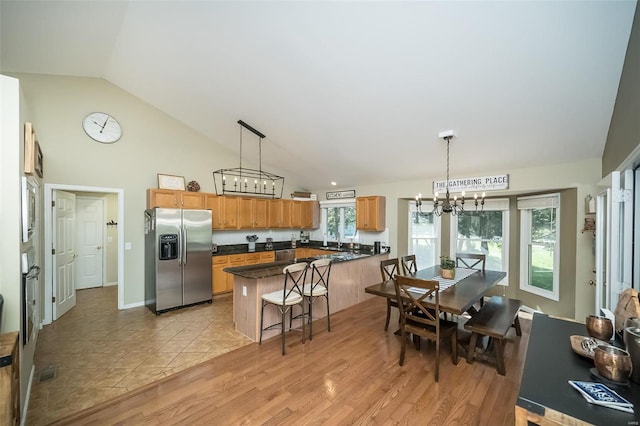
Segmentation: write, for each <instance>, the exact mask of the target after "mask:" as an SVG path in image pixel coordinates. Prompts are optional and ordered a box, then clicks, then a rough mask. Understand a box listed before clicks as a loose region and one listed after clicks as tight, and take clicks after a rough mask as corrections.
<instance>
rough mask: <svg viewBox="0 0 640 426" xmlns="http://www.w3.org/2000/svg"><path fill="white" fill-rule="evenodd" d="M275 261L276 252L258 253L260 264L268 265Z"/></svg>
mask: <svg viewBox="0 0 640 426" xmlns="http://www.w3.org/2000/svg"><path fill="white" fill-rule="evenodd" d="M275 261H276V252H275V251H261V252H260V263H270V262H275Z"/></svg>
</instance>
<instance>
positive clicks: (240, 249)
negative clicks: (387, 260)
mask: <svg viewBox="0 0 640 426" xmlns="http://www.w3.org/2000/svg"><path fill="white" fill-rule="evenodd" d="M265 244H266V243H256V251H255V253H261V252H265V251H276V250H290V249H291V241H274V242H273V248H272V249H271V250H267V249H265ZM296 248H314V249H320V250H331V251H343V252H349V251H353V250H352V249H351V248H350V247H349V243H343V245H342V248H340V249H339V248H338V247H337V245H336V243H334V242H331V243H329V244H328V245H327V246H326V247H325V246H323V245H322V241H313V240H312V241H309V243H308V244H301V243H300V242H298V243H297V245H296ZM358 251H359V252H360V253H367V254H373V246H371V245H367V244H360V250H358ZM243 253H249V245H248V244H229V245H219V246H218V249H217V251H216V252H214V253H212V255H213V256H224V255H229V254H243Z"/></svg>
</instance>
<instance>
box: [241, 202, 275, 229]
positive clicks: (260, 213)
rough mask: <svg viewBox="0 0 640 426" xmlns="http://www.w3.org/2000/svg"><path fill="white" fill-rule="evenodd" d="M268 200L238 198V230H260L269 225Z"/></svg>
mask: <svg viewBox="0 0 640 426" xmlns="http://www.w3.org/2000/svg"><path fill="white" fill-rule="evenodd" d="M268 218H269V200H267V199H259V198H250V197H238V228H240V229H251V228H253V229H260V228H267V227H268V225H269V221H268Z"/></svg>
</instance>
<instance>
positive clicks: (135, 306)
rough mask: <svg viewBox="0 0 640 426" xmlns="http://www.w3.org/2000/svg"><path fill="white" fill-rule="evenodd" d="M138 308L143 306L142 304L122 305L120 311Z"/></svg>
mask: <svg viewBox="0 0 640 426" xmlns="http://www.w3.org/2000/svg"><path fill="white" fill-rule="evenodd" d="M140 306H144V302H136V303H129V304H126V305H124V306H123V307H122V309H131V308H139V307H140Z"/></svg>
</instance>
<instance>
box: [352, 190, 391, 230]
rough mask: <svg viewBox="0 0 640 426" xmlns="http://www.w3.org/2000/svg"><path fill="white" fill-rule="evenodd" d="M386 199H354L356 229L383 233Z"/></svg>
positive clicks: (374, 197) (372, 197)
mask: <svg viewBox="0 0 640 426" xmlns="http://www.w3.org/2000/svg"><path fill="white" fill-rule="evenodd" d="M385 209H386V199H385V197H381V196H377V195H376V196H370V197H356V229H359V230H361V231H384V228H385V211H386V210H385Z"/></svg>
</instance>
